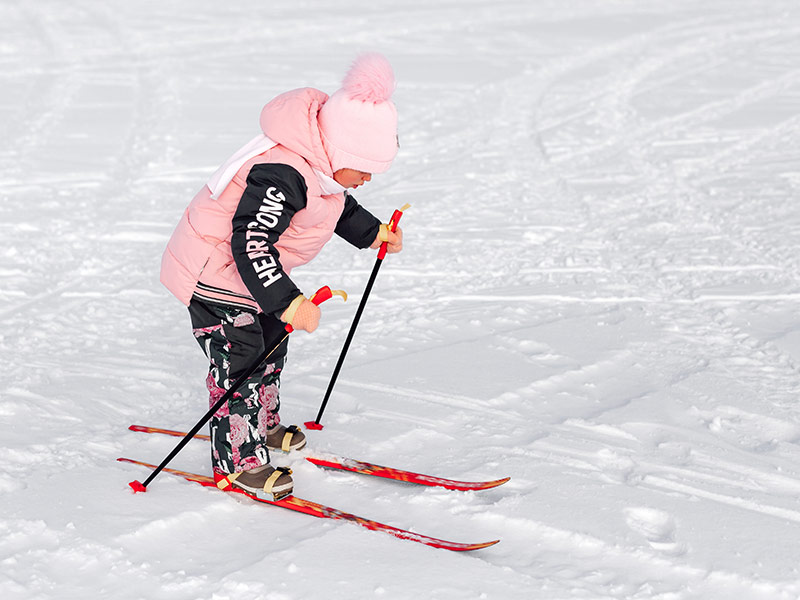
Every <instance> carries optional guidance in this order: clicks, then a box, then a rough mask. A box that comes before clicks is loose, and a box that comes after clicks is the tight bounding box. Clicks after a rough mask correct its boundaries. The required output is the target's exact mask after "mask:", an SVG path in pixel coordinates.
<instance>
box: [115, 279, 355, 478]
mask: <svg viewBox="0 0 800 600" xmlns="http://www.w3.org/2000/svg"><path fill="white" fill-rule="evenodd" d="M334 295H337V296H342V297H343V298H344V299H345V300H347V294H345V293H344V292H342V291H341V290H331V288H329V287H328V286H327V285H326V286H324V287H321V288H320V289H318V290H317V291H316V292H315V293H314V295H313V296H311V298H310V300H311V302H313V303H314V304H316V305H317V306H319V305H320V304H322V303H323V302H325V301H326V300H329V299H330V298H332V297H333V296H334ZM293 331H294V328H293V327H292V326H291V325H289V324H288V323H287V325H286V327H285V328H284V331H283V332H281V334H280V335H279V336H278V337H276V338H275V343H274V345H273V344H270V345H268V346H267V348H268V349H266V350H264V352H262V353H261V354H260V355H259V356H258V357H257V358H256V359H255V360H254V361H253V363H252V364H251V365H250V366H248V367H247V369H245V371H244V373H242V374H241V375H240V376H239V377H238V378H237V379H236V381H234V382H233V385H231V386H230V387H229V388H228V389H227V391H226V392H225V393H224V394H222V396H221V397H220V398H219V400H217V401H216V402H215V403H214V405H213V406H212V407H211V408H209V409H208V412H207V413H206V414H205V415H203V418H202V419H200V420H199V421H198V422H197V424H196V425H195V426H194V427H192V428H191V430H189V431H188V432H187V433H186V435H185V436H183V439H182V440H181V441H180V442H178V444H177V445H176V446H175V448H173V449H172V452H170V453H169V454H168V455H167V457H166V458H165V459H164V460H163V461H161V464H160V465H158V466H157V467H156V468H155V469H154V470H153V472H152V473H150V475H149V476H148V478H147V479H145V480H144V483H141V482H139V481H138V480H137V481H131V482H130V483H129V484H128V485H129V486H131V488H133V491H134V492H146V491H147V486H148V485H149V483H150V482H151V481H153V479H155V478H156V476H157V475H158V474H159V473H160V472H161V471H162V470H163V469H164V467H166V466H167V465H168V464H169V463H170V461H171V460H172V459H173V458H175V456H176V455H177V454H178V452H180V451H181V450H182V449H183V447H184V446H185V445H186V444H188V443H189V441H190V440H191V439H192V438H193V437H194V435H195V434H196V433H197V432H198V431H200V429H201V428H202V427H203V426H204V425H205V424H206V423H208V421H209V419H211V417H213V416H214V414H215V413H216V412H217V411H218V410H219V409H220V408H221V407H222V405H223V404H225V403H226V402H227V401H228V400H230V399H231V397H232V396H233V394H234V393H235V392H236V390H238V389H239V387H240V386H241V385H242V384H243V383H244V382H245V381H246V380H247V378H248V377H250V376H251V375H252V374H253V373H255V371H256V369H258V367H259V366H260V365H261V364H262V363H263V362H264V361H265V360H267V359H268V358H269V357H270V356H271V355H272V353H273V352H275V351H276V350H277V349H278V348H279V347H280V345H281V344H282V343H283V341H284V340H285V339H286V338H287V337H289V334H290V333H292V332H293Z"/></svg>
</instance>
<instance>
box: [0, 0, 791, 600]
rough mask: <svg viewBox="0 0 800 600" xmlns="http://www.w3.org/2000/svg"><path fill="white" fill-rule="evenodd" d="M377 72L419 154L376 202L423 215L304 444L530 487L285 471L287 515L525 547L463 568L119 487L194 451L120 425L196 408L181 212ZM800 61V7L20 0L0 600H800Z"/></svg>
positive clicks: (310, 397) (352, 272)
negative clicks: (288, 122) (168, 263)
mask: <svg viewBox="0 0 800 600" xmlns="http://www.w3.org/2000/svg"><path fill="white" fill-rule="evenodd" d="M390 6H391V8H390ZM363 50H380V51H382V52H384V53H385V54H386V55H387V56H389V58H390V59H391V60H392V62H393V63H394V65H395V68H396V72H397V76H398V79H399V84H400V85H399V88H398V91H397V93H396V97H395V98H396V101H397V104H398V106H399V108H400V113H401V144H402V148H401V153H400V155H399V157H398V159H397V161H396V163H395V166H394V167H393V169H392V170H391V171H390V172H389V173H388V174H386V175H383V176H380V177H376V178H375V180H374V181H373V182H372V183H371V184H370V185H368V186H367V188H366V189H364V190H362V191H361V192H360V194H358V197H359V199H360V200H361V201H362V202H363V203H364V204H366V205H368V206H369V207H371V208H372V209H373V210H374V212H375V213H376V214H378V215H380V216H385V217H388V215H390V214H391V212H392V210H393V209H394V208H397V207H399V206H400V205H402V204H404V203H405V202H410V203H411V204H412V208H411V210H409V211H408V212H407V213H406V216H405V217H404V221H403V224H404V226H405V232H406V250H405V252H404V253H403V254H401V255H398V256H391V257H390V258H389V259H387V261H386V263H385V264H384V266H383V269H382V271H381V274H380V276H379V279H378V283H377V285H376V288H375V290H374V292H373V296H372V297H371V299H370V303H369V304H368V306H367V311H366V313H365V316H364V319H363V321H362V326H361V328H360V330H359V332H358V335H357V337H356V341H355V342H354V345H353V348H352V350H351V353H350V356H349V358H348V362H347V364H346V365H345V369H344V371H343V373H342V376H341V379H340V382H339V384H338V386H337V389H336V391H335V393H334V396H333V398H332V400H331V404H330V406H329V409H328V412H327V413H326V417H325V420H324V422H325V424H326V427H325V429H324V430H323V431H322V432H319V433H313V434H310V435H311V444H312V445H313V446H314V447H316V448H320V449H323V450H330V451H333V452H337V453H340V454H346V455H350V456H355V457H360V458H364V459H368V460H373V461H375V462H379V463H384V464H393V465H397V466H403V467H406V468H411V469H415V470H420V471H427V472H432V473H436V474H439V475H442V476H446V477H456V478H464V479H482V478H487V477H498V476H506V475H509V476H511V477H512V480H511V482H510V483H508V484H507V485H505V486H503V487H501V488H498V489H496V490H491V491H486V492H482V493H466V494H462V493H455V492H448V491H437V490H433V489H416V488H414V487H408V486H405V485H402V484H393V483H389V482H380V481H374V480H367V479H366V478H363V477H360V476H357V475H348V474H342V473H333V472H326V471H321V470H319V469H317V468H315V467H313V466H311V465H303V464H300V463H299V462H297V461H293V464H294V466H295V479H296V481H297V491H298V494H299V495H302V496H306V497H310V498H313V499H316V500H319V501H322V502H325V503H328V504H332V505H334V506H338V507H340V508H343V509H345V510H350V511H353V512H357V513H360V514H363V515H364V516H367V517H372V518H375V519H379V520H382V521H386V522H389V523H392V524H394V525H397V526H400V527H413V528H414V529H415V530H417V531H419V532H420V533H426V534H429V535H434V536H439V537H447V538H452V539H456V540H460V541H482V540H488V539H494V538H496V537H499V538H501V539H502V542H501V543H500V544H498V545H497V546H495V547H492V548H490V549H487V550H483V551H480V552H476V553H473V554H469V555H464V554H455V553H447V552H444V551H441V550H435V549H432V548H429V547H426V546H422V545H418V544H413V543H410V542H404V541H400V540H397V539H395V538H392V537H390V536H387V535H382V534H379V533H374V532H369V531H366V530H364V529H362V528H359V527H356V526H354V525H351V524H347V523H341V522H333V521H324V522H323V521H318V520H315V519H311V518H309V517H305V516H302V515H294V514H290V513H286V512H282V511H279V510H271V509H269V508H266V507H263V506H258V505H252V504H249V503H246V502H242V501H238V500H236V499H234V498H231V497H229V496H226V495H223V494H217V493H214V492H213V491H209V490H206V489H203V488H201V487H199V486H197V485H194V484H191V483H187V482H184V481H181V480H177V479H174V478H171V477H169V476H166V475H164V476H161V477H160V478H159V479H157V480H156V482H154V483H153V485H152V486H151V489H150V492H148V494H146V495H133V494H132V493H131V491H130V489H129V488H128V487H127V482H128V481H130V480H131V479H134V478H143V477H144V476H145V475H146V472H145V471H143V470H141V469H138V468H136V467H133V466H128V465H122V464H120V463H117V462H115V459H116V458H117V457H118V456H122V455H127V456H133V457H136V458H141V459H145V460H150V461H154V462H158V461H159V460H160V459H161V458H163V456H165V454H166V453H167V452H168V451H169V449H170V448H171V447H172V446H173V444H174V440H172V439H164V438H162V439H159V438H157V437H156V436H145V435H142V434H136V433H131V432H128V431H127V430H126V427H127V425H129V424H130V423H135V422H138V423H145V424H151V425H160V426H166V427H175V428H187V427H189V426H191V425H192V424H193V423H194V422H195V421H196V420H197V419H198V418H199V416H200V415H201V414H202V413H203V411H204V410H205V402H206V395H205V389H204V386H203V378H204V375H205V359H204V357H203V356H202V354H201V353H200V350H199V349H198V348H197V347H196V345H195V343H194V341H193V340H192V338H191V335H190V331H189V324H188V319H187V315H186V314H185V310H184V309H183V308H182V307H181V306H180V304H179V303H178V302H177V301H175V300H174V299H173V298H172V297H170V296H169V295H168V293H167V292H166V290H164V289H163V288H162V287H161V286H160V284H159V283H158V266H159V259H160V255H161V252H162V249H163V247H164V244H165V242H166V240H167V238H168V236H169V234H170V232H171V230H172V228H173V226H174V225H175V223H176V222H177V219H178V218H179V216H180V214H181V212H182V210H183V209H184V207H185V205H186V203H187V202H188V201H189V200H190V199H191V197H192V195H193V194H194V192H195V191H196V190H197V189H198V187H199V186H200V185H202V183H203V182H204V181H205V178H206V177H207V176H208V175H209V174H210V173H211V172H212V171H213V170H214V169H215V168H216V166H217V164H218V163H219V162H220V161H222V160H224V159H225V158H226V157H227V156H228V155H229V154H230V153H231V152H232V151H233V150H235V149H236V148H237V147H238V146H239V145H241V144H242V143H243V142H245V141H247V140H248V139H250V137H252V135H254V133H256V127H257V116H258V111H259V110H260V107H261V105H262V104H263V103H264V102H266V101H267V100H268V99H269V98H271V97H272V96H273V95H275V94H277V93H279V92H281V91H283V90H285V89H289V88H293V87H300V86H304V85H314V86H316V87H320V88H321V89H324V90H326V91H329V92H331V91H333V90H334V89H336V87H337V84H338V81H339V79H340V77H341V75H342V73H343V72H344V70H345V68H346V67H347V65H348V64H349V62H350V60H351V59H352V58H353V57H354V56H355V55H356V54H357V53H358V52H360V51H363ZM798 58H800V7H799V6H798V4H797V2H796V1H795V0H774V1H766V0H750V1H735V0H734V1H724V2H723V1H720V0H706V1H703V2H697V1H694V0H673V1H671V2H655V1H652V0H641V1H636V2H634V1H632V0H631V1H623V0H611V1H600V0H595V1H587V0H575V1H572V2H556V1H555V0H547V1H545V0H524V1H523V0H517V1H514V0H495V1H492V2H488V1H486V0H483V1H480V2H478V1H470V0H459V1H455V0H446V1H441V2H423V1H420V0H414V1H411V2H403V1H399V2H394V3H388V2H386V3H374V2H373V3H366V2H364V3H361V2H357V1H356V0H348V2H346V3H339V2H337V3H329V2H322V1H320V0H309V1H307V2H302V3H300V2H289V1H279V2H269V3H267V2H254V1H242V2H233V3H232V2H227V3H217V2H197V1H192V2H190V1H188V0H179V1H175V2H166V3H164V2H155V1H153V0H147V1H143V2H121V1H119V0H112V1H108V2H99V1H95V2H92V1H89V0H72V1H70V2H68V3H64V2H56V1H54V0H40V1H37V2H33V1H25V0H3V1H2V3H0V166H1V167H2V171H1V172H0V183H2V186H0V232H1V234H2V246H1V247H0V299H2V305H0V351H1V352H2V356H3V358H4V361H5V364H6V376H5V377H4V379H3V381H2V383H0V428H1V430H2V438H1V439H2V442H1V443H0V446H2V448H1V449H0V456H2V461H1V462H0V503H1V504H0V506H2V516H0V589H2V590H3V591H2V597H3V598H4V599H6V598H8V599H23V598H24V599H34V598H35V599H59V600H65V599H77V598H80V599H85V598H113V599H117V598H119V599H138V598H150V599H156V600H191V599H197V598H203V599H206V598H208V599H210V598H214V599H217V600H222V599H228V598H230V599H234V598H235V599H237V600H239V599H241V600H247V599H256V598H259V599H264V598H265V599H269V600H288V599H300V598H325V599H339V598H347V599H353V598H357V599H362V598H373V597H374V598H392V599H394V598H399V599H405V598H426V599H427V598H433V599H458V600H461V599H468V598H492V599H494V598H498V599H503V600H511V599H514V600H515V599H518V598H525V599H528V598H531V599H534V598H535V599H546V600H556V599H568V598H569V599H572V598H579V599H592V600H600V599H610V598H614V599H618V598H631V599H659V600H678V599H685V598H698V599H700V598H702V599H704V600H709V599H710V600H715V599H767V600H772V599H781V600H782V599H789V598H797V597H799V596H800V573H799V572H798V564H800V560H799V559H800V550H798V544H797V540H798V539H800V502H799V501H798V493H799V492H800V445H798V444H799V443H800V407H799V406H798V394H799V393H800V311H798V305H800V209H798V206H797V200H798V196H799V195H800V194H799V193H798V192H800V142H799V141H798V140H799V139H800V70H798V69H799V67H798V64H799V63H798ZM373 261H374V254H373V253H370V252H362V253H357V252H354V251H352V249H351V248H349V247H348V246H346V244H344V243H341V242H335V243H332V244H331V245H329V246H328V247H327V248H326V250H325V251H324V253H323V255H322V256H321V257H320V258H319V259H318V260H317V261H316V262H315V263H313V264H312V265H310V266H309V267H307V268H306V269H304V270H298V271H296V276H297V280H298V282H299V283H300V284H301V287H303V288H304V289H305V290H310V291H313V289H316V287H319V286H320V285H324V284H330V285H332V286H333V287H342V288H345V289H347V290H348V291H349V292H350V293H351V294H352V296H353V298H352V300H353V301H351V302H349V303H348V304H346V305H344V304H341V303H336V302H335V301H333V302H331V303H329V304H328V305H326V307H325V318H324V321H323V324H322V326H321V327H320V329H319V330H318V331H317V332H316V333H314V334H313V335H306V334H296V335H295V337H294V339H293V342H292V354H291V357H290V360H291V362H290V367H291V368H289V369H288V370H287V372H286V374H285V378H284V387H283V398H284V411H283V417H284V420H285V421H286V422H301V421H304V420H308V419H309V418H312V417H313V416H314V415H315V413H316V410H317V407H318V405H319V402H320V400H321V397H322V394H323V392H324V389H325V386H326V384H327V381H328V378H329V376H330V373H331V370H332V368H333V364H334V363H335V360H336V357H337V355H338V352H339V348H340V347H341V343H342V341H343V338H344V335H345V333H346V331H347V328H348V326H349V323H350V321H351V319H352V316H353V313H354V310H355V308H356V305H357V301H358V299H359V295H360V292H361V290H363V287H364V285H365V282H366V278H367V275H368V273H369V271H370V269H371V267H372V264H373ZM280 459H281V457H276V460H280ZM282 460H283V461H284V462H285V461H286V459H285V458H283V459H282ZM174 466H176V467H178V468H185V469H193V470H197V471H204V472H208V469H209V464H208V451H207V448H206V447H205V445H204V444H202V443H200V442H193V443H192V444H191V445H190V446H189V447H188V448H187V449H186V450H185V451H184V452H183V453H182V454H181V455H180V456H179V457H178V458H177V459H176V460H175V461H174Z"/></svg>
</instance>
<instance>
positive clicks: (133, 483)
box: [128, 480, 147, 494]
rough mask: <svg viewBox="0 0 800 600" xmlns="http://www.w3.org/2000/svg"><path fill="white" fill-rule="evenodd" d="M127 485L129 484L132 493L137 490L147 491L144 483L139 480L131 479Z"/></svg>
mask: <svg viewBox="0 0 800 600" xmlns="http://www.w3.org/2000/svg"><path fill="white" fill-rule="evenodd" d="M128 485H129V486H131V489H132V490H133V493H134V494H135V493H137V492H146V491H147V488H146V487H144V484H143V483H142V482H140V481H139V480H134V481H131V482H130V483H129V484H128Z"/></svg>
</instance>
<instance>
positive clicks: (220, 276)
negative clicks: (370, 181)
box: [161, 88, 344, 309]
mask: <svg viewBox="0 0 800 600" xmlns="http://www.w3.org/2000/svg"><path fill="white" fill-rule="evenodd" d="M327 99H328V96H327V94H325V93H324V92H321V91H319V90H316V89H313V88H303V89H299V90H293V91H291V92H287V93H285V94H282V95H280V96H278V97H277V98H275V99H273V100H272V101H271V102H269V104H267V105H266V106H265V107H264V108H263V110H262V111H261V128H262V130H263V131H264V133H265V134H266V135H267V136H268V137H269V138H271V139H272V140H274V141H275V142H277V143H278V145H277V146H275V147H274V148H272V149H270V150H268V151H267V152H265V153H263V154H260V155H258V156H256V157H255V158H252V159H250V160H249V161H247V162H246V163H245V164H244V165H243V166H242V167H241V168H240V169H239V171H238V172H237V173H236V175H235V176H234V178H233V180H232V181H231V182H230V183H229V184H228V186H227V187H226V188H225V190H224V191H223V192H222V193H221V194H220V195H219V198H218V199H216V200H215V199H213V198H211V191H210V190H209V189H208V187H206V186H204V187H203V189H201V190H200V191H199V192H198V193H197V195H196V196H195V197H194V199H193V200H192V202H191V203H190V204H189V207H188V208H187V209H186V211H185V212H184V214H183V217H182V218H181V220H180V222H179V223H178V226H177V228H176V229H175V231H174V233H173V234H172V237H171V238H170V240H169V242H168V243H167V248H166V250H165V251H164V256H163V258H162V261H161V282H162V283H163V284H164V285H165V286H166V287H167V289H169V291H170V292H172V293H173V294H174V295H175V296H176V297H177V298H178V300H180V301H181V302H183V304H185V305H187V306H188V304H189V301H190V300H191V298H192V294H193V293H194V292H195V289H196V287H197V284H198V283H199V282H200V283H201V284H202V285H203V294H204V295H205V296H212V297H215V298H217V299H220V300H226V301H227V300H230V301H231V302H233V303H239V304H246V305H248V306H252V307H253V308H256V309H258V305H257V304H256V302H255V301H254V300H253V299H252V296H251V295H250V293H249V292H248V290H247V288H246V287H245V284H244V282H243V281H242V279H241V277H240V276H239V272H238V270H237V268H236V264H235V262H234V259H233V255H232V254H231V234H232V227H231V219H232V218H233V215H234V213H235V212H236V208H237V206H238V204H239V200H240V199H241V197H242V193H243V192H244V189H245V187H246V179H247V175H248V173H249V172H250V169H251V168H252V167H253V165H255V164H261V163H281V164H286V165H289V166H291V167H294V168H295V169H296V170H297V171H298V172H299V173H300V174H301V175H302V176H303V178H304V179H305V183H306V186H307V187H308V194H307V204H306V208H305V209H303V210H300V211H298V212H297V213H296V214H295V215H294V217H293V218H292V221H291V223H290V225H289V228H288V229H287V230H286V231H285V232H283V234H281V237H280V240H279V241H278V243H276V244H275V247H276V248H277V249H278V250H279V251H280V260H281V264H282V266H283V269H284V271H285V272H286V273H287V274H288V273H289V271H291V269H292V268H294V267H296V266H298V265H303V264H305V263H307V262H309V261H310V260H311V259H312V258H314V257H315V256H316V255H317V254H318V253H319V251H320V250H321V249H322V247H323V246H324V245H325V243H327V242H328V240H330V238H331V237H332V235H333V232H334V229H335V227H336V223H337V221H338V219H339V217H340V215H341V214H342V209H343V207H344V195H343V194H341V193H339V194H334V195H323V192H322V190H321V189H320V184H319V182H318V180H317V177H316V175H315V174H314V169H317V170H319V171H321V172H322V173H324V174H325V175H327V176H328V177H331V176H332V175H333V173H332V170H331V165H330V161H329V159H328V156H327V154H326V153H325V150H324V148H323V146H322V138H321V135H320V132H319V126H318V124H317V113H318V111H319V108H320V107H321V106H322V104H324V103H325V101H326V100H327Z"/></svg>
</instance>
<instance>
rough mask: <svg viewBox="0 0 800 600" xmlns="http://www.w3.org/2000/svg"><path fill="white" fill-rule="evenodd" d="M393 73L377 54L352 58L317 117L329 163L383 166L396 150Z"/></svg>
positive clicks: (367, 168)
mask: <svg viewBox="0 0 800 600" xmlns="http://www.w3.org/2000/svg"><path fill="white" fill-rule="evenodd" d="M394 88H395V79H394V72H393V71H392V66H391V65H390V64H389V61H388V60H386V58H385V57H384V56H382V55H381V54H375V53H372V54H365V55H362V56H360V57H359V58H357V59H356V60H355V62H353V65H352V66H351V67H350V70H349V71H348V72H347V74H346V75H345V77H344V80H343V82H342V87H341V88H340V89H339V90H338V91H336V92H335V93H334V94H333V95H332V96H331V97H330V98H329V99H328V100H327V102H325V104H323V106H322V109H321V110H320V112H319V116H318V121H319V128H320V132H321V133H322V142H323V145H324V146H325V151H326V152H327V153H328V158H330V161H331V168H332V170H333V172H334V173H335V172H336V171H338V170H339V169H345V168H347V169H356V170H358V171H364V172H365V173H383V172H384V171H387V170H388V169H389V167H390V166H391V164H392V161H393V160H394V157H395V155H396V154H397V110H396V109H395V106H394V104H393V103H392V101H391V97H392V93H393V92H394Z"/></svg>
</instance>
